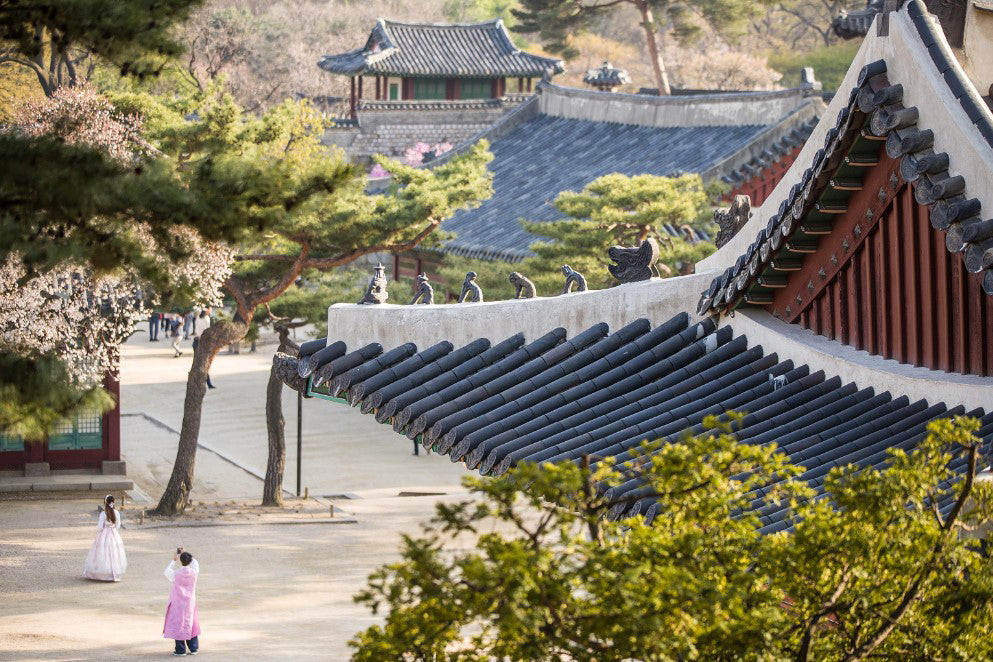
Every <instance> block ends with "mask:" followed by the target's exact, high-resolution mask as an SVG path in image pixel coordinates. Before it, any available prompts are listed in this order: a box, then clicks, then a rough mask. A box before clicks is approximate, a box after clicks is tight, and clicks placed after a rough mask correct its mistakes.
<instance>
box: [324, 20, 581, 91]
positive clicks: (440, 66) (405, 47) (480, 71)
mask: <svg viewBox="0 0 993 662" xmlns="http://www.w3.org/2000/svg"><path fill="white" fill-rule="evenodd" d="M318 66H319V67H321V69H324V70H325V71H329V72H331V73H334V74H343V75H346V76H361V75H364V74H366V75H369V74H372V75H375V74H379V75H385V76H429V77H434V76H443V77H454V78H478V77H481V78H493V77H504V76H515V77H529V78H540V77H541V76H542V74H544V73H546V72H549V73H561V72H563V71H565V69H564V68H563V66H562V60H559V59H557V58H550V57H542V56H540V55H532V54H531V53H525V52H524V51H522V50H521V49H519V48H517V46H515V45H514V42H513V41H512V40H511V38H510V34H509V33H508V32H507V29H506V27H504V25H503V21H502V20H500V19H494V20H492V21H486V22H484V23H461V24H441V23H401V22H399V21H391V20H389V19H385V18H381V19H379V20H378V21H376V25H375V26H374V27H373V28H372V32H371V33H370V34H369V39H368V40H366V43H365V46H363V47H362V48H356V49H355V50H352V51H348V52H346V53H339V54H337V55H325V56H324V57H322V58H321V59H320V61H319V62H318Z"/></svg>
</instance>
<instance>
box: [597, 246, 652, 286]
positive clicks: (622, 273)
mask: <svg viewBox="0 0 993 662" xmlns="http://www.w3.org/2000/svg"><path fill="white" fill-rule="evenodd" d="M607 255H609V256H610V259H611V260H613V261H614V262H615V264H609V265H607V269H608V270H609V271H610V274H611V275H612V276H613V277H614V278H616V279H617V280H619V281H621V282H622V283H637V282H638V281H640V280H648V279H649V278H651V277H652V265H653V264H655V263H656V262H658V259H659V245H658V242H656V241H655V240H654V239H652V238H651V237H649V238H647V239H645V240H644V241H642V242H641V245H640V246H637V247H633V248H625V247H624V246H611V247H610V248H608V249H607Z"/></svg>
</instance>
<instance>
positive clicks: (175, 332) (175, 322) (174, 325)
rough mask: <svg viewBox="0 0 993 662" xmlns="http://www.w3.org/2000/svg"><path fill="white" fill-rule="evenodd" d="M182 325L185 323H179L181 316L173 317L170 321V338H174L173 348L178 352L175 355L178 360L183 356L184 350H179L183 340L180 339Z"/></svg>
mask: <svg viewBox="0 0 993 662" xmlns="http://www.w3.org/2000/svg"><path fill="white" fill-rule="evenodd" d="M182 325H183V323H182V322H181V321H179V315H173V316H172V319H171V320H169V336H170V337H171V338H172V348H173V350H175V352H176V353H175V354H174V355H173V358H178V357H180V356H182V355H183V350H181V349H180V348H179V342H180V340H182V339H181V338H180V337H179V327H181V326H182Z"/></svg>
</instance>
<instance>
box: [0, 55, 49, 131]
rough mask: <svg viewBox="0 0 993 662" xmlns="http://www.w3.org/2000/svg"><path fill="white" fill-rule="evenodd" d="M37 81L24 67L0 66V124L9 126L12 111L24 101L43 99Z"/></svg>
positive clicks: (12, 115) (7, 64) (14, 65)
mask: <svg viewBox="0 0 993 662" xmlns="http://www.w3.org/2000/svg"><path fill="white" fill-rule="evenodd" d="M43 97H44V93H43V92H42V91H41V89H40V88H39V87H38V79H37V78H36V77H35V75H34V74H33V73H32V72H31V70H30V69H27V68H26V67H21V66H18V65H16V64H11V63H9V62H8V63H5V64H0V124H9V123H10V122H11V120H12V119H13V117H14V114H13V113H14V109H15V108H16V107H18V106H19V105H21V104H22V103H24V102H25V101H31V100H38V99H39V98H43Z"/></svg>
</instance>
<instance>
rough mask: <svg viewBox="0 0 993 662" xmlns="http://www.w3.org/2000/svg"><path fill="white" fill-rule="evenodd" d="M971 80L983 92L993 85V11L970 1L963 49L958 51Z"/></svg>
mask: <svg viewBox="0 0 993 662" xmlns="http://www.w3.org/2000/svg"><path fill="white" fill-rule="evenodd" d="M956 54H957V55H959V61H961V62H962V66H963V68H964V69H965V72H966V73H967V74H969V80H971V81H972V84H973V85H975V86H976V89H977V90H979V91H980V92H981V93H982V94H985V93H986V92H988V91H989V89H990V87H991V86H993V11H989V10H982V9H978V8H976V6H975V5H974V4H973V3H969V6H968V9H967V10H966V15H965V34H964V35H963V38H962V50H961V51H956Z"/></svg>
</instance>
